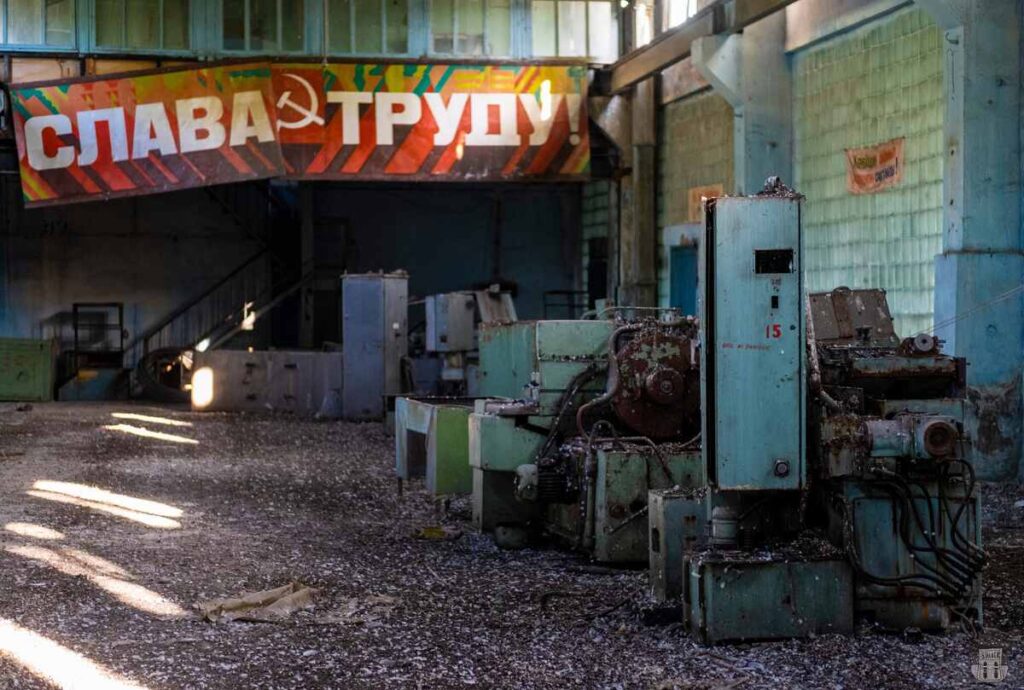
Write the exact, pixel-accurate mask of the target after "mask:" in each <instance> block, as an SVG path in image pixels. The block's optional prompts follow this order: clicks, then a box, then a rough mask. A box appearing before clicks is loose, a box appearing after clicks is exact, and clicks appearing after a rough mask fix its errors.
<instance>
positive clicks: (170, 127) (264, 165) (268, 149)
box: [11, 63, 590, 206]
mask: <svg viewBox="0 0 1024 690" xmlns="http://www.w3.org/2000/svg"><path fill="white" fill-rule="evenodd" d="M586 87H587V71H586V68H585V67H584V66H583V65H558V66H553V65H454V64H352V63H343V64H342V63H339V64H331V63H328V64H321V63H252V64H222V65H216V66H209V67H202V68H191V69H182V70H171V71H154V72H149V73H136V74H131V75H125V76H121V77H101V78H83V79H78V80H69V81H66V82H61V83H53V82H51V83H45V84H32V85H25V86H15V87H13V88H12V93H11V95H12V102H13V107H14V113H15V135H16V138H17V143H18V154H19V163H20V169H21V180H22V189H23V192H24V197H25V200H26V204H27V205H29V206H37V205H45V204H56V203H68V202H74V201H85V200H90V199H103V198H111V197H118V196H129V195H134V194H151V193H156V192H162V191H169V190H174V189H184V188H188V187H197V186H205V185H214V184H223V183H228V182H238V181H243V180H252V179H263V178H268V177H278V176H287V177H290V178H293V179H301V180H306V179H323V180H345V179H362V180H467V181H501V180H529V179H539V180H573V179H585V178H586V177H587V175H588V172H589V167H590V144H589V139H588V132H587V116H586V105H585V103H586V100H585V96H586Z"/></svg>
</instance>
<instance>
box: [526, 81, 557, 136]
mask: <svg viewBox="0 0 1024 690" xmlns="http://www.w3.org/2000/svg"><path fill="white" fill-rule="evenodd" d="M549 98H550V99H551V105H550V107H545V105H544V104H543V103H541V102H540V101H538V100H537V99H536V98H535V97H534V96H533V95H531V94H528V93H521V94H519V102H520V103H522V104H523V110H525V111H526V117H527V118H529V120H530V124H531V125H533V133H532V134H531V135H530V146H543V145H544V144H546V143H547V141H548V137H550V136H551V125H553V124H554V122H555V118H554V117H552V114H553V113H557V112H558V106H559V104H561V102H562V95H561V94H556V95H554V96H549ZM545 110H546V111H547V112H548V114H547V116H545V113H544V111H545Z"/></svg>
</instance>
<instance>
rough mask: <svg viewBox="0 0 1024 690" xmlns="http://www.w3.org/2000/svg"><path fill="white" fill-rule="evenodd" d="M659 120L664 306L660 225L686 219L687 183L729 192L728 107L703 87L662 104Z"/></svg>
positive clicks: (665, 279)
mask: <svg viewBox="0 0 1024 690" xmlns="http://www.w3.org/2000/svg"><path fill="white" fill-rule="evenodd" d="M658 125H659V132H658V141H659V146H658V304H659V305H661V306H667V305H668V299H669V276H668V265H667V263H666V260H665V257H667V256H668V252H667V251H666V249H665V248H664V247H663V246H662V240H663V237H664V232H663V229H664V228H666V227H669V226H675V225H681V224H683V223H686V222H687V218H688V215H689V204H688V199H687V197H688V195H687V192H688V190H689V189H690V188H692V187H701V186H705V185H714V184H721V185H722V188H723V189H724V190H725V192H726V193H727V194H728V193H731V192H732V191H733V186H734V181H733V134H732V126H733V116H732V108H731V107H730V106H729V104H728V103H727V102H726V101H725V99H724V98H722V97H721V96H719V95H717V94H714V93H711V92H710V91H705V92H702V93H699V94H696V95H694V96H690V97H689V98H685V99H683V100H680V101H676V102H674V103H670V104H668V105H666V106H665V107H664V108H662V109H661V117H660V118H659V123H658Z"/></svg>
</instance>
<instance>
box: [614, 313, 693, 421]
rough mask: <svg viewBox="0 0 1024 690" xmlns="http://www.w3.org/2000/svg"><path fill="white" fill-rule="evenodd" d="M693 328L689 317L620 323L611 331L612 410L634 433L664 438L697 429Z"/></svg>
mask: <svg viewBox="0 0 1024 690" xmlns="http://www.w3.org/2000/svg"><path fill="white" fill-rule="evenodd" d="M627 329H628V330H627ZM695 330H696V328H695V325H694V324H692V323H690V322H685V323H684V325H683V326H678V325H667V324H661V323H650V322H646V323H643V324H630V325H629V326H625V327H623V328H620V329H618V330H617V331H616V335H613V336H612V342H611V345H612V347H609V359H610V366H609V374H610V375H609V377H608V393H607V394H606V395H607V396H608V397H609V399H610V403H611V407H612V410H613V411H614V412H615V416H616V417H618V418H619V420H621V421H622V423H623V424H625V425H626V426H628V427H629V428H630V429H632V430H633V431H635V432H637V433H638V434H641V435H643V436H647V437H649V438H651V439H655V440H667V439H673V438H690V437H692V436H694V435H695V434H697V433H698V432H699V430H700V368H699V367H700V358H699V355H698V351H697V339H696V333H695V332H694V331H695ZM612 353H614V354H612ZM612 368H614V372H613V371H612Z"/></svg>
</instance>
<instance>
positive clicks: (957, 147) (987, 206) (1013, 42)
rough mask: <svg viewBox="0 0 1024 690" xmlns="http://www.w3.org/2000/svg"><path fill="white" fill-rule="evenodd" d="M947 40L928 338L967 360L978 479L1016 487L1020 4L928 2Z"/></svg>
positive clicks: (1023, 336) (1023, 276) (1022, 262)
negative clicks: (937, 244) (938, 248)
mask: <svg viewBox="0 0 1024 690" xmlns="http://www.w3.org/2000/svg"><path fill="white" fill-rule="evenodd" d="M920 4H921V6H922V7H923V8H924V9H925V10H926V11H927V12H928V13H929V14H931V16H932V17H933V18H934V19H935V21H936V23H938V25H939V27H940V28H941V29H942V30H943V32H944V35H943V51H944V53H943V63H944V73H945V74H944V78H945V97H946V116H945V144H946V148H945V170H944V176H943V193H944V199H943V252H942V254H941V255H939V256H938V257H937V258H936V260H935V286H936V287H935V325H936V328H935V334H936V335H937V336H938V337H940V338H942V339H943V340H944V341H945V342H946V346H945V349H946V351H947V352H953V353H955V354H957V355H961V356H964V357H966V358H967V359H968V362H969V366H968V370H967V381H968V386H969V398H970V401H971V406H970V407H971V409H970V413H971V414H970V417H971V418H970V419H969V425H968V426H969V428H968V432H969V433H970V435H971V437H972V441H973V446H974V452H975V466H976V467H977V469H978V473H979V476H982V477H985V478H989V479H1004V478H1005V479H1008V478H1012V477H1015V476H1017V475H1018V472H1019V471H1020V470H1021V469H1022V468H1021V467H1020V465H1021V463H1020V455H1021V425H1022V419H1021V371H1022V363H1024V354H1022V353H1024V302H1022V297H1021V293H1020V292H1019V291H1015V288H1017V287H1018V286H1020V285H1021V283H1022V282H1024V255H1022V253H1021V249H1022V234H1021V233H1022V227H1021V203H1020V194H1021V141H1020V140H1021V132H1020V126H1021V110H1020V108H1021V100H1020V86H1021V84H1020V59H1021V46H1020V25H1021V12H1020V7H1019V5H1018V3H1017V2H1016V0H923V1H922V2H921V3H920Z"/></svg>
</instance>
